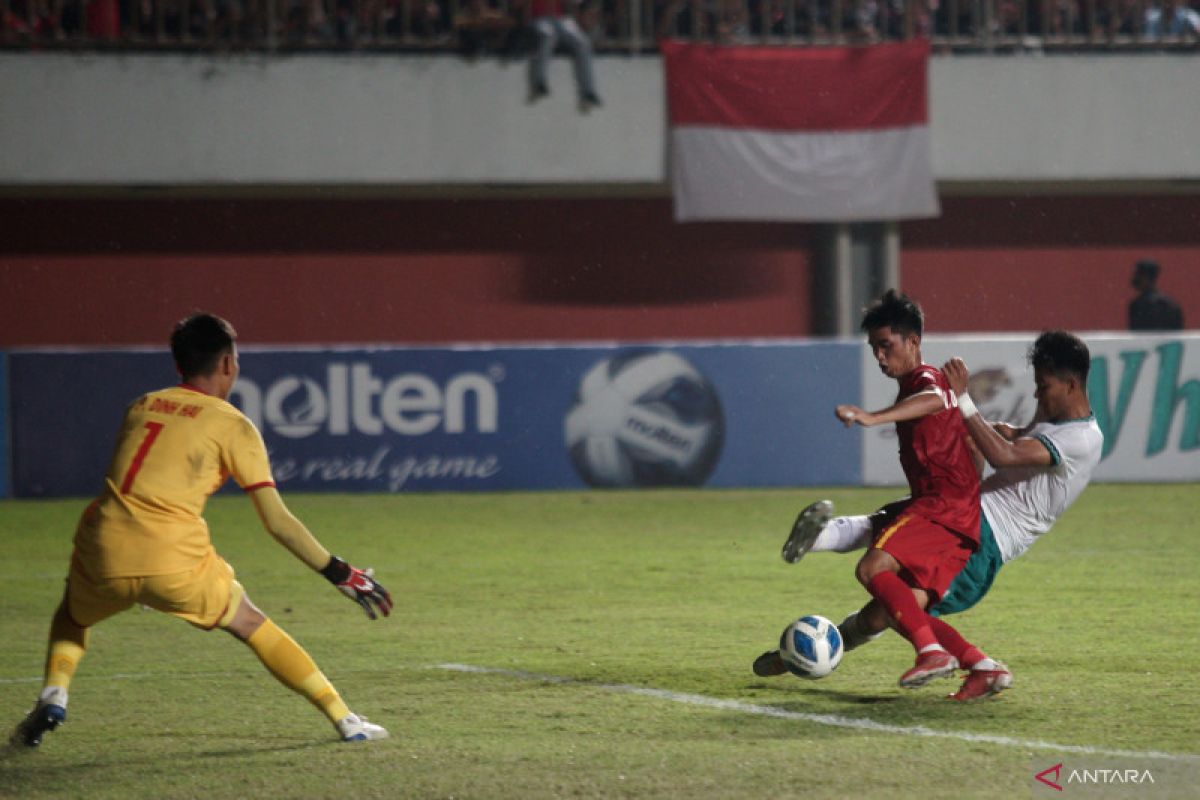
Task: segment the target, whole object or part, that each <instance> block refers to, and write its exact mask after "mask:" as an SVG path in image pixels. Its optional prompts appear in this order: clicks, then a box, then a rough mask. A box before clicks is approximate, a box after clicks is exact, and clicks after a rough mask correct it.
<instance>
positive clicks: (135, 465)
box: [121, 422, 163, 494]
mask: <svg viewBox="0 0 1200 800" xmlns="http://www.w3.org/2000/svg"><path fill="white" fill-rule="evenodd" d="M143 427H145V428H146V438H145V439H142V444H141V446H140V447H138V449H137V452H136V453H134V454H133V461H132V463H130V465H129V469H128V470H126V471H125V479H124V480H123V481H121V494H128V493H129V488H130V487H131V486H133V478H134V476H136V475H137V474H138V470H139V469H141V468H142V462H143V461H145V460H146V453H148V452H150V445H152V444H154V440H155V439H157V438H158V434H159V433H160V432H161V431H162V429H163V423H161V422H147V423H146V424H145V426H143Z"/></svg>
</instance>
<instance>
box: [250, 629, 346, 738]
mask: <svg viewBox="0 0 1200 800" xmlns="http://www.w3.org/2000/svg"><path fill="white" fill-rule="evenodd" d="M246 644H248V645H250V649H251V650H253V651H254V653H255V655H257V656H258V658H259V660H260V661H262V663H263V666H265V667H266V668H267V669H268V670H269V671H270V673H271V674H272V675H274V676H275V677H276V679H278V680H279V682H280V683H282V684H283V685H284V686H286V687H288V688H289V689H291V690H292V691H294V692H298V693H299V694H301V695H303V696H304V697H306V698H307V699H308V701H309V702H310V703H312V704H313V705H314V706H316V707H317V708H319V709H320V710H321V713H323V714H324V715H325V716H326V717H328V718H329V721H330V722H337V721H338V720H340V719H342V718H343V717H345V716H346V715H347V714H349V713H350V709H348V708H346V704H345V703H344V702H342V698H341V696H340V695H339V694H338V693H337V690H336V689H334V688H333V684H331V683H330V682H329V679H328V678H326V677H325V676H324V675H323V674H322V673H321V670H319V669H317V665H316V663H315V662H314V661H313V660H312V657H311V656H309V654H308V653H306V652H305V651H304V648H303V647H301V646H300V645H298V644H296V640H295V639H293V638H292V637H290V636H288V635H287V634H286V633H285V632H284V631H283V629H282V628H280V627H279V626H278V625H276V624H275V623H274V622H272V621H271V620H267V621H266V622H264V623H263V624H262V626H261V627H260V628H259V629H258V630H256V631H255V632H254V634H253V635H252V636H251V637H250V638H249V639H247V640H246Z"/></svg>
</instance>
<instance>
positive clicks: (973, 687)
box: [947, 661, 1012, 703]
mask: <svg viewBox="0 0 1200 800" xmlns="http://www.w3.org/2000/svg"><path fill="white" fill-rule="evenodd" d="M996 667H997V668H996V669H973V670H971V671H970V672H969V673H967V677H966V678H965V679H964V680H963V684H962V686H961V687H960V688H959V690H958V691H957V692H955V693H954V694H952V695H947V697H948V698H949V699H950V700H958V701H959V702H964V703H965V702H967V701H969V700H982V699H984V698H985V697H991V696H992V695H994V694H1000V693H1001V692H1003V691H1004V690H1005V689H1007V688H1008V687H1010V686H1012V673H1011V672H1009V671H1008V667H1006V666H1004V665H1003V664H1001V663H1000V662H999V661H997V662H996Z"/></svg>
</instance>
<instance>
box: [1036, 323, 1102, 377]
mask: <svg viewBox="0 0 1200 800" xmlns="http://www.w3.org/2000/svg"><path fill="white" fill-rule="evenodd" d="M1029 363H1030V364H1031V365H1032V366H1033V368H1034V369H1040V370H1045V371H1046V372H1049V373H1051V374H1052V375H1054V376H1055V377H1057V378H1060V379H1061V378H1066V377H1068V376H1072V377H1074V378H1076V379H1078V381H1079V382H1080V383H1081V384H1083V385H1084V386H1086V385H1087V378H1088V370H1089V369H1091V366H1092V355H1091V353H1089V352H1088V346H1087V345H1086V344H1084V343H1083V340H1082V339H1080V338H1079V337H1078V336H1076V335H1075V334H1073V333H1068V332H1067V331H1063V330H1056V331H1046V332H1045V333H1043V334H1042V335H1041V336H1039V337H1038V338H1037V341H1035V342H1034V343H1033V346H1032V347H1030V348H1029Z"/></svg>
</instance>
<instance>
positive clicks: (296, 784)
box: [0, 485, 1200, 798]
mask: <svg viewBox="0 0 1200 800" xmlns="http://www.w3.org/2000/svg"><path fill="white" fill-rule="evenodd" d="M896 496H897V492H896V491H894V490H862V489H853V490H845V489H833V490H809V489H797V490H789V491H774V490H773V491H765V490H763V491H759V490H756V491H715V490H705V491H685V490H679V491H665V490H664V491H643V492H623V491H621V492H618V491H613V492H600V491H597V492H587V493H566V492H564V493H510V494H485V495H464V494H431V495H395V496H375V495H372V496H367V495H355V496H348V495H336V496H335V495H304V496H297V495H291V496H286V497H285V499H287V500H288V501H289V504H290V506H291V508H292V510H293V511H294V512H295V513H296V514H297V516H299V517H300V518H301V519H302V520H304V521H305V522H306V523H307V524H308V525H309V527H310V528H311V529H312V530H313V531H314V532H315V533H316V534H317V536H318V537H319V538H320V539H322V541H323V542H324V543H325V544H326V545H327V546H328V547H329V548H330V550H332V551H333V552H335V553H337V554H339V555H342V556H344V557H345V558H347V559H349V560H351V561H352V562H353V563H355V564H357V565H360V566H364V567H365V566H374V567H375V568H376V570H377V577H379V579H380V580H381V581H382V582H383V583H384V585H385V586H387V587H388V589H389V590H391V592H392V594H393V597H394V598H395V600H396V610H395V612H394V613H393V615H392V617H391V618H390V619H387V620H382V621H378V622H373V623H372V622H368V621H367V619H366V618H365V617H364V616H363V614H362V613H361V611H360V610H359V609H358V608H357V607H355V606H354V605H353V604H351V603H349V602H348V601H346V599H345V598H343V597H341V596H340V595H339V594H337V593H336V592H335V591H334V590H333V589H332V588H331V587H330V586H329V585H328V584H326V583H325V581H324V580H322V579H321V578H320V577H319V576H317V575H314V574H312V573H311V572H309V571H308V570H307V569H306V568H305V567H304V566H303V565H301V564H300V563H299V562H298V561H296V560H294V559H293V558H292V557H291V556H290V555H289V554H288V553H287V552H286V551H285V550H283V549H282V548H281V547H279V546H278V545H277V544H275V542H274V541H273V540H272V539H271V538H270V537H269V536H268V535H267V534H266V533H265V532H264V531H263V530H262V528H261V527H260V525H259V522H258V519H257V517H256V516H255V514H254V510H253V508H252V506H251V504H250V503H249V502H247V501H246V500H245V499H243V498H240V497H232V496H224V495H223V496H220V497H218V498H215V499H214V500H213V501H211V503H210V505H209V510H208V514H207V517H208V519H209V523H210V526H211V529H212V533H213V539H214V542H215V543H216V546H217V549H218V551H220V552H221V553H222V554H223V555H224V556H225V557H226V559H227V560H229V562H230V563H231V564H233V566H234V567H235V568H236V569H237V573H238V577H239V579H240V580H241V581H242V583H243V584H244V585H245V587H246V589H247V591H248V593H249V595H250V597H251V598H252V599H253V600H254V601H255V602H256V603H257V604H258V605H259V606H260V607H261V608H262V609H263V611H264V612H266V613H267V614H268V615H269V616H271V617H272V618H274V619H275V620H276V621H277V622H278V623H279V624H280V625H282V626H283V627H284V628H285V629H286V630H287V631H288V632H289V633H291V634H292V635H293V636H294V637H295V638H296V639H297V640H298V641H299V642H300V643H301V644H302V645H303V646H305V647H306V648H307V649H308V650H309V652H310V653H311V654H312V655H313V657H314V658H315V659H316V661H317V663H318V664H319V665H320V666H321V667H322V669H323V670H324V671H325V673H326V674H327V675H328V676H329V677H330V678H331V679H332V680H333V682H334V684H335V685H336V686H337V687H338V689H339V690H340V691H341V693H342V694H343V696H344V697H345V698H346V700H347V702H348V703H349V705H350V707H351V708H352V709H354V710H355V711H357V712H358V713H360V714H365V715H366V716H368V717H370V718H371V719H372V720H373V721H376V722H379V723H381V724H383V725H384V726H386V727H387V728H388V729H389V730H390V731H391V732H392V737H393V738H391V739H388V740H386V741H383V742H377V743H368V744H364V745H343V744H340V743H338V742H337V741H336V740H335V739H334V736H333V732H332V729H331V728H330V727H329V726H328V724H327V723H326V722H325V721H324V719H323V718H322V717H321V716H320V715H319V714H318V713H317V712H316V711H315V710H314V709H312V708H311V707H310V706H309V705H308V704H307V703H306V702H305V701H303V700H302V699H300V698H299V697H298V696H295V695H293V694H291V693H290V692H288V691H287V690H286V689H284V688H283V687H281V686H280V685H278V684H277V683H276V682H275V681H274V680H273V679H272V678H271V677H270V676H269V675H268V674H267V673H266V671H265V670H264V669H263V668H262V667H261V665H260V664H259V662H258V661H257V659H255V657H254V656H253V654H252V653H251V652H249V650H247V649H246V648H245V647H244V646H242V645H241V644H239V643H238V642H236V641H235V640H234V639H233V638H232V637H230V636H228V635H225V634H222V633H219V632H213V633H202V632H200V631H197V630H194V629H192V628H191V627H190V626H188V625H186V624H184V623H182V622H179V621H177V620H173V619H170V618H168V617H166V616H164V615H161V614H157V613H153V612H143V611H140V610H137V609H135V610H132V611H130V612H127V613H125V614H123V615H121V616H118V617H116V618H114V619H112V620H110V621H108V622H106V623H104V624H102V625H100V626H99V627H97V628H96V629H95V630H94V631H93V634H92V641H91V646H90V649H89V651H88V655H87V657H86V658H85V659H84V660H83V662H82V664H81V666H80V671H79V675H78V677H77V678H76V681H75V683H74V684H73V686H72V692H71V705H70V717H69V720H68V722H67V724H66V725H65V726H63V727H62V728H60V729H59V730H58V731H57V732H55V733H52V734H50V735H48V736H47V741H46V743H45V744H44V745H43V746H42V747H41V748H40V749H38V750H36V751H24V750H22V751H14V750H12V749H9V750H8V751H6V752H5V753H4V755H3V757H2V758H0V796H4V797H23V798H25V797H87V798H109V797H111V798H118V797H119V798H127V797H131V796H147V797H156V798H162V797H206V798H212V797H230V798H232V797H239V798H240V797H247V796H253V795H258V796H262V797H270V798H277V797H293V798H309V797H314V798H316V797H320V798H326V797H327V798H350V797H354V798H362V797H380V798H394V797H419V798H426V797H447V798H448V797H475V798H507V797H513V798H517V797H520V798H540V797H586V798H590V797H638V798H640V797H661V798H679V797H687V796H693V797H761V796H769V795H776V796H785V797H800V796H803V797H829V798H842V797H851V796H858V797H883V796H887V797H892V798H895V797H921V798H937V797H946V798H950V797H954V798H963V797H989V798H1002V797H1012V796H1024V793H1027V792H1032V791H1034V790H1035V788H1037V784H1035V783H1034V781H1033V775H1034V774H1035V773H1036V772H1040V771H1042V770H1044V769H1046V768H1049V767H1052V766H1053V765H1055V764H1058V763H1064V764H1065V765H1066V766H1067V767H1068V768H1069V767H1070V766H1071V765H1072V764H1074V763H1078V764H1080V765H1084V764H1085V763H1086V765H1088V766H1090V767H1092V768H1097V767H1106V766H1107V767H1112V768H1117V767H1121V768H1134V769H1137V770H1150V771H1151V772H1152V773H1153V774H1154V775H1155V777H1156V782H1155V785H1153V786H1141V787H1126V788H1127V789H1132V788H1136V789H1137V791H1136V792H1133V793H1131V794H1128V795H1122V796H1131V797H1133V796H1140V797H1155V796H1164V797H1165V796H1186V794H1187V792H1184V791H1182V789H1181V788H1180V787H1184V788H1186V789H1187V791H1192V790H1194V787H1195V786H1196V785H1198V784H1200V733H1198V732H1197V727H1196V720H1197V719H1200V701H1198V700H1197V695H1196V692H1195V691H1194V680H1195V674H1196V664H1197V663H1200V634H1198V633H1197V625H1196V611H1195V609H1196V608H1197V607H1200V581H1198V580H1197V575H1198V574H1200V551H1198V549H1197V548H1196V546H1195V543H1194V542H1193V541H1192V539H1193V532H1194V531H1195V510H1196V507H1197V506H1196V487H1195V486H1194V485H1155V486H1133V485H1095V486H1092V487H1090V488H1089V489H1088V490H1087V491H1086V492H1085V493H1084V495H1083V497H1082V498H1081V499H1080V500H1079V501H1078V503H1077V504H1076V505H1075V506H1074V507H1073V508H1072V509H1071V510H1070V511H1068V512H1067V514H1066V516H1065V517H1064V518H1063V519H1062V520H1061V521H1060V523H1059V524H1058V525H1057V526H1056V528H1055V529H1054V530H1053V531H1052V532H1051V533H1050V534H1049V535H1047V536H1046V537H1045V538H1044V539H1043V540H1042V541H1041V542H1039V543H1038V544H1037V545H1036V546H1035V547H1034V548H1033V550H1032V551H1031V552H1030V553H1028V554H1027V555H1026V556H1024V557H1022V558H1021V559H1019V560H1017V561H1016V562H1014V563H1012V564H1010V565H1008V566H1007V567H1005V569H1004V571H1003V572H1002V573H1001V575H1000V577H999V579H998V580H997V582H996V585H995V586H994V587H993V589H992V592H991V594H990V595H989V596H988V597H987V599H986V600H985V601H984V602H983V603H982V604H980V605H979V606H977V607H976V608H975V609H972V610H971V611H969V612H967V613H966V614H962V615H958V616H955V617H952V618H950V620H951V622H952V623H953V624H955V625H956V626H957V627H958V628H959V629H960V630H961V631H962V632H963V634H964V635H965V636H967V638H968V639H971V640H973V641H975V642H977V643H978V644H979V645H980V646H981V647H982V648H983V649H984V650H986V651H987V652H988V653H989V654H990V655H993V656H994V657H996V658H999V659H1001V660H1003V661H1005V662H1006V663H1007V664H1008V665H1009V667H1010V668H1011V669H1012V670H1013V673H1014V676H1015V683H1014V686H1013V688H1012V689H1011V690H1010V691H1008V692H1006V693H1004V694H1003V695H1002V696H1000V697H999V698H995V699H993V700H989V701H985V702H981V703H976V704H967V705H963V704H957V703H951V702H948V701H946V700H945V699H944V695H945V694H946V693H947V692H949V691H951V690H952V689H953V688H956V686H957V681H954V682H950V681H942V682H936V683H934V684H931V685H930V686H927V687H925V688H923V689H918V690H912V691H906V690H902V689H899V688H897V687H896V683H895V682H896V679H897V677H898V676H899V675H900V673H901V672H903V671H904V669H906V668H907V667H908V666H910V665H911V661H912V652H911V648H910V647H909V646H908V645H907V644H906V643H905V642H903V641H902V640H901V639H900V638H899V637H898V636H896V635H895V634H891V633H889V634H886V635H885V636H884V637H882V638H881V639H880V640H879V641H877V642H874V643H872V644H870V645H867V646H865V647H863V648H861V649H859V650H856V651H854V652H852V653H849V654H847V656H846V658H845V659H844V660H843V662H842V664H841V666H840V667H839V668H838V670H837V671H836V672H835V673H834V674H833V675H831V676H830V677H828V678H826V679H824V680H820V681H801V680H799V679H796V678H793V677H791V676H784V677H778V678H771V679H762V678H757V677H755V676H754V675H753V674H752V673H751V672H750V663H751V661H752V660H753V659H754V657H755V656H757V655H758V654H759V653H761V652H762V651H763V650H765V649H768V648H771V647H773V646H775V643H776V639H777V637H778V635H779V632H780V631H781V630H782V629H783V627H784V626H785V625H786V624H787V623H788V622H789V621H790V620H791V619H793V618H794V617H797V616H800V615H801V614H804V613H819V614H824V615H825V616H828V617H830V618H832V619H834V620H835V621H838V620H840V619H841V618H842V616H843V615H845V614H846V613H847V612H849V611H851V610H853V609H855V608H857V607H859V606H860V605H862V603H863V602H865V600H866V599H867V595H866V592H865V591H864V590H863V589H862V588H861V587H860V586H859V585H858V584H857V582H856V581H855V580H854V564H855V557H854V556H845V555H836V554H826V553H819V554H813V555H810V556H808V557H807V558H806V559H804V561H802V562H801V563H800V564H798V565H794V566H789V565H787V564H784V563H783V561H782V560H781V559H780V558H779V547H780V545H781V544H782V542H783V538H784V536H785V535H786V533H787V531H788V529H789V527H790V525H791V522H792V519H793V517H794V515H795V513H796V511H797V510H798V509H799V508H800V507H801V506H803V505H805V504H807V503H808V502H809V501H811V500H814V499H818V498H820V497H830V498H831V499H833V500H834V502H835V504H836V507H837V511H838V512H839V513H866V512H869V511H871V510H873V509H874V508H876V507H877V506H879V505H881V504H882V503H883V502H885V501H888V500H891V499H894V498H895V497H896ZM83 506H84V501H82V500H68V501H46V502H32V501H7V502H3V503H0V581H2V582H3V585H4V591H3V598H4V614H3V615H2V616H0V641H2V642H3V647H2V648H0V708H2V709H3V712H4V718H3V724H4V725H5V726H6V731H7V730H10V729H11V727H12V725H14V724H15V723H16V722H17V721H18V719H19V718H20V717H21V715H22V714H24V712H25V711H26V710H28V707H29V705H30V704H31V703H32V700H33V699H34V697H35V696H36V693H37V689H38V687H39V684H40V672H41V667H42V659H43V656H44V647H45V636H46V631H47V628H48V625H49V620H50V615H51V613H52V612H53V610H54V607H55V605H56V603H57V602H58V599H59V596H60V593H61V590H62V583H61V580H62V577H63V575H64V574H65V571H66V566H67V559H68V557H69V554H70V548H71V543H70V539H71V534H72V531H73V528H74V523H75V519H76V517H77V516H78V514H79V512H80V511H81V510H82V508H83ZM1065 777H1066V774H1065V773H1064V775H1063V778H1064V779H1065ZM1172 787H1175V789H1176V790H1178V791H1177V792H1176V793H1174V794H1172ZM1046 791H1047V792H1050V794H1057V793H1056V792H1053V791H1052V790H1050V789H1046ZM1156 793H1161V794H1156Z"/></svg>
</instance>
